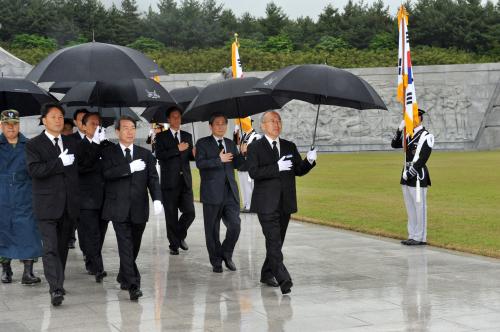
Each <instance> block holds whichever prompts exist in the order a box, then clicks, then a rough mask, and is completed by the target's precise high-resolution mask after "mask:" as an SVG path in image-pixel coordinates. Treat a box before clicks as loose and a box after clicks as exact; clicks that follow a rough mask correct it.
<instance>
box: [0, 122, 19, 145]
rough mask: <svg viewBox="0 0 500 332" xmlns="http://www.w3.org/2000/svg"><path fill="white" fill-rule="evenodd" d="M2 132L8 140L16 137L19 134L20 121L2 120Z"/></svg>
mask: <svg viewBox="0 0 500 332" xmlns="http://www.w3.org/2000/svg"><path fill="white" fill-rule="evenodd" d="M2 132H3V134H4V136H5V138H7V139H8V140H13V139H16V137H17V136H18V135H19V122H8V121H7V122H2Z"/></svg>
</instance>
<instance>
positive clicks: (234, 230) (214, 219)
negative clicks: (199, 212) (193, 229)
mask: <svg viewBox="0 0 500 332" xmlns="http://www.w3.org/2000/svg"><path fill="white" fill-rule="evenodd" d="M221 218H222V222H223V223H224V225H225V226H226V228H227V230H226V238H225V239H224V242H222V244H221V243H220V235H219V233H220V220H221ZM203 220H204V223H205V241H206V243H207V250H208V256H209V258H210V264H212V266H221V265H222V259H223V258H232V257H233V251H234V247H235V246H236V242H237V241H238V237H239V236H240V230H241V225H240V224H241V220H240V205H239V204H238V201H237V200H236V199H235V198H234V194H233V191H232V190H231V187H230V186H229V184H228V183H226V185H225V189H224V199H223V202H222V203H221V204H205V203H203Z"/></svg>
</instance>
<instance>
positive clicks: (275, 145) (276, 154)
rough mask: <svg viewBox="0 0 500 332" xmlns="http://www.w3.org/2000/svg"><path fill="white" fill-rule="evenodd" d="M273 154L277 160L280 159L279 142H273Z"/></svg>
mask: <svg viewBox="0 0 500 332" xmlns="http://www.w3.org/2000/svg"><path fill="white" fill-rule="evenodd" d="M273 153H274V156H275V157H276V160H278V159H280V152H279V151H278V142H276V141H273Z"/></svg>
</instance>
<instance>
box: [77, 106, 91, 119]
mask: <svg viewBox="0 0 500 332" xmlns="http://www.w3.org/2000/svg"><path fill="white" fill-rule="evenodd" d="M80 113H84V114H87V113H90V112H89V110H88V109H86V108H79V109H77V110H76V111H75V113H73V120H75V121H76V117H77V116H78V114H80Z"/></svg>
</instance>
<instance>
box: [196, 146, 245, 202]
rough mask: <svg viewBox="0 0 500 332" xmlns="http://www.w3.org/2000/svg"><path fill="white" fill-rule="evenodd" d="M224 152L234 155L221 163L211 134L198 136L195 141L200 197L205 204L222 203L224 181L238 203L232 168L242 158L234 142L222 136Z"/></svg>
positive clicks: (238, 198) (240, 162)
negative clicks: (230, 160) (224, 146)
mask: <svg viewBox="0 0 500 332" xmlns="http://www.w3.org/2000/svg"><path fill="white" fill-rule="evenodd" d="M224 143H225V144H226V152H231V153H232V154H233V156H234V158H233V161H232V162H230V163H223V162H222V161H221V159H220V157H219V154H220V151H219V147H218V145H217V142H216V140H215V138H214V137H213V136H207V137H203V138H200V139H199V140H198V142H197V143H196V167H198V169H199V170H200V178H201V184H200V199H201V202H202V203H206V204H222V202H223V200H224V193H225V185H226V181H228V182H229V185H230V186H231V190H232V192H233V194H234V198H235V199H236V201H237V202H238V203H239V201H240V195H239V192H238V185H237V184H236V180H235V179H234V170H235V169H237V168H238V167H239V166H241V165H242V164H243V162H244V158H243V157H242V156H241V155H240V154H239V153H238V149H237V148H236V145H235V144H234V142H233V141H232V140H230V139H228V138H224Z"/></svg>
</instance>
